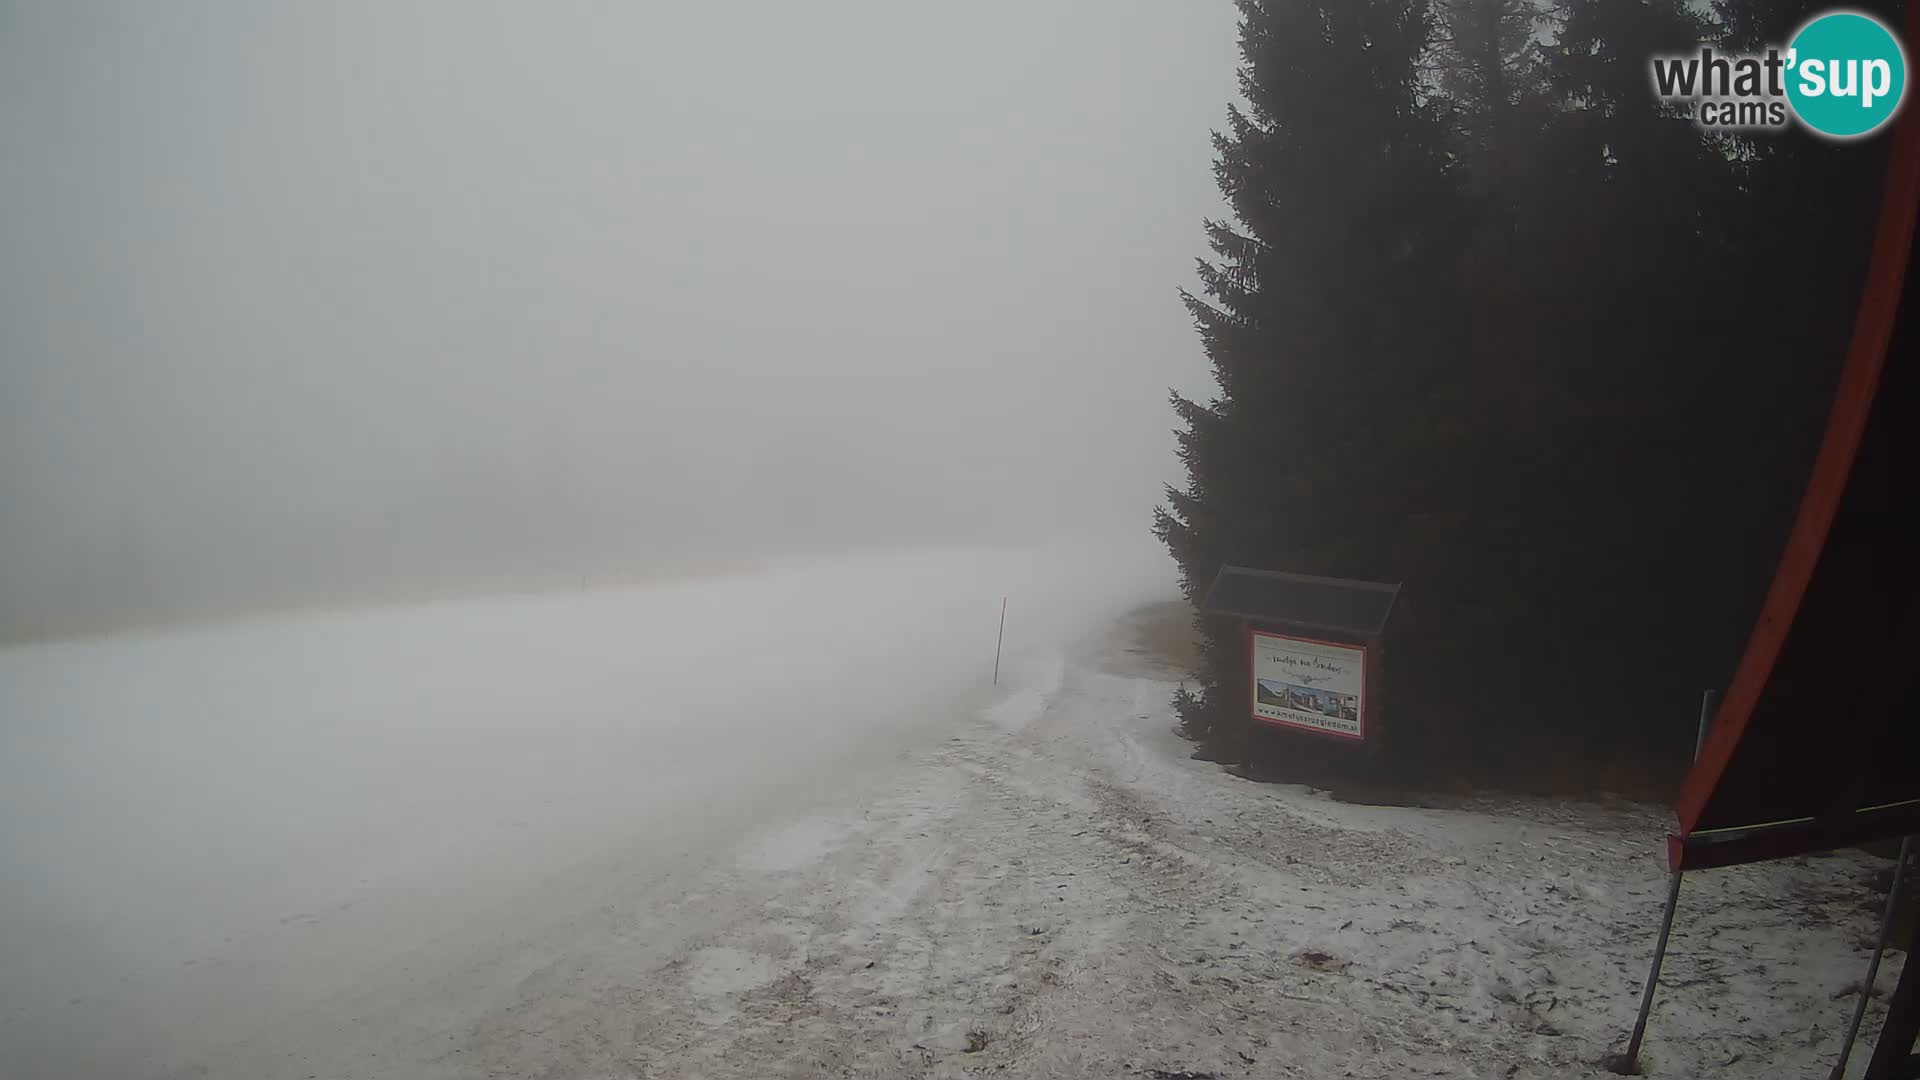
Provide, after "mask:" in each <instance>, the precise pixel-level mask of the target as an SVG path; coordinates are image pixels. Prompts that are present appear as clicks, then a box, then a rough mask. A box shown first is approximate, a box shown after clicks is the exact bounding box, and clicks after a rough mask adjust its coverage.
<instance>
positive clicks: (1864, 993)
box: [1828, 836, 1914, 1080]
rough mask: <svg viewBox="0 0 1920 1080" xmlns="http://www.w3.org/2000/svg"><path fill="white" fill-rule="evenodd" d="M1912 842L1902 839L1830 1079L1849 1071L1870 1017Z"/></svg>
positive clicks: (1836, 1078)
mask: <svg viewBox="0 0 1920 1080" xmlns="http://www.w3.org/2000/svg"><path fill="white" fill-rule="evenodd" d="M1912 842H1914V838H1912V836H1907V838H1903V840H1901V857H1899V863H1895V865H1893V886H1891V888H1887V909H1885V913H1882V917H1880V938H1878V940H1876V942H1874V959H1872V961H1868V963H1866V980H1864V982H1860V999H1859V1001H1855V1003H1853V1020H1851V1022H1849V1024H1847V1038H1845V1042H1841V1043H1839V1061H1837V1063H1834V1072H1830V1074H1828V1078H1830V1080H1841V1076H1845V1072H1847V1059H1849V1057H1853V1040H1855V1038H1859V1034H1860V1019H1862V1017H1866V1001H1868V999H1870V997H1872V995H1874V978H1876V976H1878V974H1880V957H1882V955H1884V953H1885V951H1887V938H1889V936H1891V934H1893V913H1895V909H1897V907H1899V903H1901V882H1903V880H1905V878H1907V857H1908V855H1910V853H1912ZM1901 982H1903V984H1905V982H1907V980H1905V978H1903V980H1901ZM1891 1019H1893V1017H1891V1015H1889V1020H1891ZM1887 1026H1889V1028H1891V1026H1895V1024H1891V1022H1889V1024H1887ZM1882 1038H1885V1036H1882ZM1908 1049H1912V1038H1910V1036H1908V1043H1907V1047H1903V1049H1901V1053H1903V1055H1905V1053H1907V1051H1908ZM1876 1051H1878V1047H1876ZM1880 1059H1882V1055H1880V1053H1876V1055H1874V1061H1880Z"/></svg>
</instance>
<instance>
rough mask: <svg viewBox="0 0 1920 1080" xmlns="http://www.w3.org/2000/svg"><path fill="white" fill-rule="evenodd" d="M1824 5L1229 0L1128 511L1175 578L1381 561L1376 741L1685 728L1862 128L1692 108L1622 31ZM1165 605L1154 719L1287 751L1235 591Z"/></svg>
mask: <svg viewBox="0 0 1920 1080" xmlns="http://www.w3.org/2000/svg"><path fill="white" fill-rule="evenodd" d="M1826 6H1827V5H1825V4H1813V3H1805V2H1796V0H1758V2H1754V3H1734V2H1733V0H1727V2H1725V3H1721V4H1718V5H1715V6H1713V7H1711V8H1706V7H1702V6H1701V5H1699V4H1694V3H1689V2H1686V0H1560V2H1558V3H1548V2H1546V0H1541V2H1539V3H1535V2H1531V0H1239V8H1240V13H1241V34H1240V42H1241V57H1242V66H1241V70H1240V86H1241V92H1242V97H1243V99H1244V106H1236V107H1234V108H1231V109H1230V110H1229V112H1228V117H1227V124H1226V127H1225V129H1224V130H1222V131H1220V132H1218V133H1216V136H1215V140H1214V145H1215V150H1216V160H1215V174H1216V177H1217V179H1218V182H1219V185H1220V189H1221V191H1222V192H1223V194H1224V195H1225V196H1226V199H1227V202H1228V204H1229V206H1230V208H1231V219H1230V220H1224V221H1211V222H1208V223H1207V224H1206V240H1207V245H1208V247H1209V248H1210V249H1211V252H1212V256H1211V258H1209V259H1206V260H1203V261H1202V262H1201V263H1200V283H1201V290H1200V292H1199V293H1198V294H1193V295H1187V296H1186V297H1185V300H1186V303H1187V306H1188V307H1189V309H1190V310H1191V312H1192V314H1193V317H1194V320H1195V322H1196V324H1197V326H1198V329H1199V332H1200V337H1201V341H1202V343H1203V345H1204V347H1205V349H1206V352H1207V355H1208V357H1209V358H1210V360H1211V362H1212V364H1213V368H1214V371H1215V375H1216V379H1217V383H1218V394H1217V396H1216V397H1215V398H1214V399H1213V400H1211V401H1206V402H1200V401H1192V400H1188V399H1185V398H1182V397H1179V396H1177V395H1176V396H1175V397H1174V399H1173V405H1174V408H1175V410H1176V411H1177V413H1178V415H1179V418H1180V420H1181V422H1182V427H1181V429H1180V431H1179V445H1180V456H1181V460H1182V461H1183V463H1184V464H1185V465H1186V468H1187V472H1188V483H1187V484H1186V486H1185V488H1184V489H1180V490H1170V491H1169V493H1168V503H1167V505H1166V506H1164V507H1162V508H1161V509H1159V510H1158V511H1157V512H1156V520H1155V532H1156V533H1157V535H1159V537H1160V538H1161V539H1162V540H1163V541H1164V542H1165V543H1166V544H1167V546H1168V548H1169V549H1170V550H1171V552H1172V554H1173V555H1174V557H1175V559H1176V560H1177V562H1178V563H1179V566H1180V569H1181V572H1182V577H1183V582H1184V585H1185V587H1186V590H1187V592H1188V595H1189V598H1190V599H1195V600H1197V599H1198V594H1199V593H1200V591H1202V590H1204V589H1205V588H1206V586H1207V585H1208V584H1209V583H1210V582H1211V580H1212V578H1213V575H1214V573H1215V571H1216V570H1217V569H1218V568H1219V567H1220V566H1221V565H1222V564H1240V565H1251V566H1261V567H1271V568H1281V569H1289V570H1296V571H1301V572H1306V573H1315V574H1326V575H1332V576H1338V577H1353V578H1364V579H1372V580H1385V581H1395V582H1401V583H1403V584H1404V593H1403V595H1404V597H1405V598H1406V601H1407V609H1406V610H1407V613H1408V614H1410V615H1411V616H1412V619H1411V620H1410V625H1409V626H1408V627H1407V628H1406V632H1405V633H1404V634H1401V635H1400V637H1399V638H1398V639H1396V641H1395V642H1394V644H1393V648H1392V652H1391V653H1390V656H1391V662H1390V663H1389V664H1388V665H1387V668H1386V671H1387V675H1388V685H1387V693H1386V696H1385V701H1387V702H1388V703H1389V707H1390V708H1391V710H1392V711H1391V714H1390V715H1391V719H1390V723H1391V725H1392V727H1391V734H1392V736H1393V744H1392V745H1393V747H1394V750H1393V754H1392V757H1391V759H1390V760H1391V761H1392V762H1397V763H1398V764H1401V765H1407V764H1410V763H1419V764H1421V765H1426V766H1434V767H1440V768H1449V769H1470V768H1473V767H1476V766H1477V767H1481V768H1497V767H1512V768H1520V767H1527V768H1537V767H1538V766H1539V765H1541V764H1542V763H1543V762H1548V763H1550V762H1551V761H1552V760H1553V759H1555V758H1559V759H1562V760H1579V761H1581V762H1584V763H1588V764H1592V763H1600V762H1606V763H1610V764H1615V765H1617V764H1620V763H1628V764H1642V765H1654V766H1660V767H1667V766H1672V765H1674V764H1676V763H1683V762H1684V759H1685V757H1686V754H1687V752H1688V751H1690V750H1691V747H1692V738H1693V718H1694V710H1695V703H1696V702H1697V700H1698V694H1699V692H1700V690H1701V689H1703V688H1706V687H1717V686H1721V685H1724V683H1725V682H1726V680H1727V678H1728V676H1729V675H1730V673H1731V671H1732V668H1733V666H1734V664H1735V663H1736V662H1737V660H1738V657H1739V652H1740V649H1741V647H1742V646H1743V644H1744V642H1745V636H1746V632H1747V629H1748V627H1749V625H1750V624H1751V621H1752V619H1753V617H1754V614H1755V612H1756V611H1757V609H1758V607H1759V603H1760V600H1761V597H1762V594H1763V592H1764V590H1765V587H1766V583H1767V581H1768V579H1769V577H1770V575H1771V572H1772V568H1773V564H1774V561H1775V559H1776V558H1777V556H1778V553H1779V548H1780V545H1781V543H1782V542H1783V540H1784V538H1785V535H1786V530H1787V528H1788V526H1789V525H1790V523H1791V517H1792V513H1793V510H1794V507H1795V505H1796V502H1797V498H1798V494H1799V489H1800V485H1801V483H1802V482H1803V480H1804V476H1805V471H1806V469H1807V467H1808V466H1809V464H1810V463H1811V459H1812V453H1813V450H1814V447H1815V446H1816V444H1817V441H1818V436H1819V432H1820V428H1821V424H1822V421H1823V420H1824V417H1825V410H1826V406H1827V398H1828V396H1829V394H1830V392H1831V386H1832V383H1833V380H1834V379H1835V377H1836V376H1837V374H1838V371H1839V365H1840V359H1841V356H1842V353H1843V351H1844V348H1845V342H1846V336H1847V333H1848V330H1849V328H1850V325H1851V320H1852V316H1853V308H1854V302H1855V300H1854V298H1855V297H1856V295H1857V288H1858V282H1859V275H1860V272H1861V269H1862V268H1863V266H1864V261H1865V255H1866V251H1867V244H1868V238H1869V234H1870V232H1871V221H1872V216H1873V214H1874V212H1875V209H1876V207H1877V203H1878V195H1879V184H1880V179H1881V175H1882V168H1883V166H1884V153H1885V146H1886V142H1887V140H1886V139H1884V138H1881V139H1874V140H1867V141H1865V142H1862V143H1855V144H1846V145H1840V144H1834V143H1829V142H1826V141H1823V140H1820V139H1817V138H1814V137H1812V136H1809V135H1806V134H1804V133H1802V132H1799V131H1788V132H1783V133H1778V134H1765V133H1762V134H1751V135H1732V136H1729V135H1724V134H1708V133H1705V132H1703V131H1701V130H1700V129H1699V128H1697V127H1696V126H1695V125H1694V124H1693V122H1692V121H1691V120H1690V119H1688V118H1687V117H1685V116H1682V115H1677V114H1676V112H1675V110H1673V109H1672V108H1671V107H1669V106H1664V105H1662V104H1661V103H1659V102H1658V101H1657V100H1656V99H1655V98H1654V96H1653V94H1652V91H1651V88H1650V82H1649V78H1648V74H1647V58H1648V56H1649V55H1650V54H1654V53H1669V52H1685V51H1689V50H1692V49H1696V48H1697V47H1698V46H1699V44H1700V43H1701V42H1712V43H1716V44H1717V45H1719V46H1721V47H1723V48H1727V49H1736V48H1760V47H1764V46H1765V45H1766V44H1769V43H1775V42H1780V41H1782V40H1784V39H1785V38H1786V37H1787V36H1788V35H1789V34H1790V33H1791V32H1792V30H1793V29H1794V28H1795V27H1797V26H1798V25H1799V24H1800V23H1801V22H1802V21H1804V20H1805V19H1806V18H1807V17H1809V16H1811V15H1812V14H1814V13H1816V12H1817V11H1819V10H1822V9H1824V8H1825V7H1826ZM1866 6H1867V7H1868V8H1869V9H1870V10H1875V11H1877V12H1878V13H1880V14H1882V15H1883V16H1886V17H1888V18H1891V19H1897V17H1898V11H1897V5H1895V4H1886V3H1882V4H1869V5H1866ZM1201 630H1202V633H1203V635H1204V637H1205V650H1204V660H1203V667H1202V670H1200V671H1199V672H1197V673H1196V675H1197V686H1196V688H1195V689H1193V690H1191V691H1183V692H1182V695H1181V698H1180V700H1179V701H1178V703H1177V704H1178V706H1179V710H1180V715H1181V719H1182V723H1183V725H1184V727H1185V729H1186V731H1187V733H1188V734H1189V735H1190V736H1192V737H1194V738H1195V739H1197V740H1199V741H1200V742H1201V744H1202V747H1203V750H1204V752H1205V753H1207V754H1209V755H1210V756H1213V757H1215V758H1217V759H1219V760H1227V761H1243V762H1247V763H1249V764H1259V765H1264V766H1267V767H1279V768H1285V767H1286V766H1288V765H1289V764H1290V763H1302V764H1310V765H1312V766H1313V767H1315V768H1319V767H1323V766H1324V765H1325V764H1326V763H1327V760H1328V756H1329V754H1330V753H1331V752H1332V751H1331V750H1330V749H1329V744H1327V743H1326V742H1325V741H1324V740H1319V739H1316V738H1315V737H1313V736H1287V735H1283V734H1277V733H1271V732H1267V731H1263V730H1256V729H1255V728H1254V726H1253V725H1252V724H1251V723H1250V722H1249V720H1248V701H1247V695H1248V688H1247V681H1248V680H1247V673H1246V659H1245V654H1244V647H1243V643H1242V641H1241V639H1240V638H1239V637H1238V628H1237V626H1234V625H1231V624H1217V623H1215V622H1214V621H1212V620H1206V619H1202V620H1201Z"/></svg>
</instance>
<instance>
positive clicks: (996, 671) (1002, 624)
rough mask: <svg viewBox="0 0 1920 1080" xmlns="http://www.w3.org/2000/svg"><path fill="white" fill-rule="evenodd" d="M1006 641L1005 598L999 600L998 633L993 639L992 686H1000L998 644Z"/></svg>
mask: <svg viewBox="0 0 1920 1080" xmlns="http://www.w3.org/2000/svg"><path fill="white" fill-rule="evenodd" d="M1006 639H1007V598H1006V597H1004V596H1003V597H1001V598H1000V633H999V634H998V635H997V636H995V637H994V639H993V685H995V686H999V685H1000V643H1001V642H1002V641H1005V640H1006Z"/></svg>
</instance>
